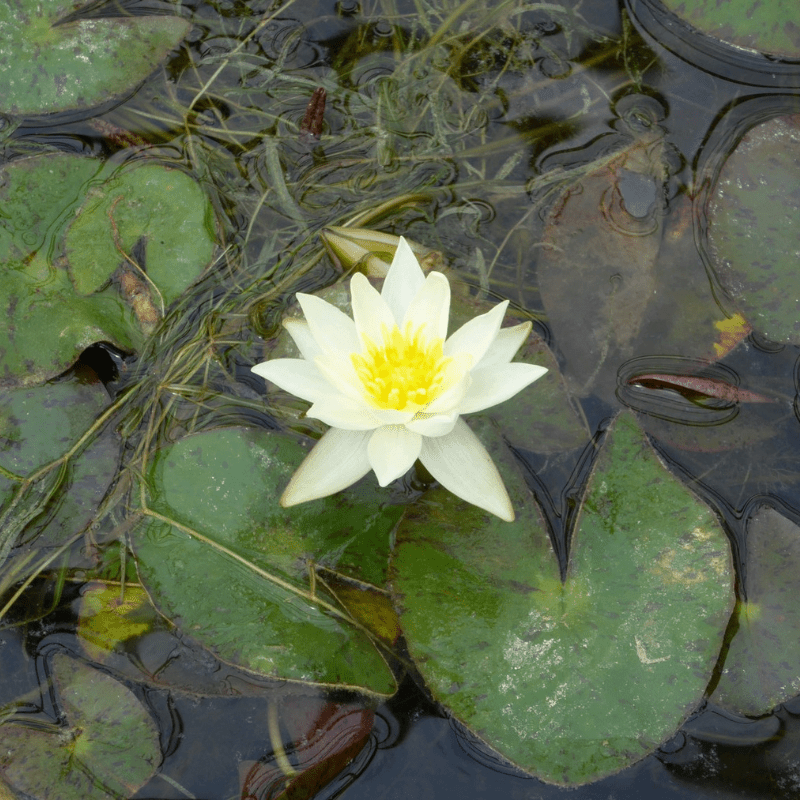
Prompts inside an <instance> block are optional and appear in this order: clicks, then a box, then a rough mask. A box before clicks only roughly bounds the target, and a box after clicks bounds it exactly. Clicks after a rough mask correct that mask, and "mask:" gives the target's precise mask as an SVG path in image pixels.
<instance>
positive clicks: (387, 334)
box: [350, 323, 451, 411]
mask: <svg viewBox="0 0 800 800" xmlns="http://www.w3.org/2000/svg"><path fill="white" fill-rule="evenodd" d="M423 328H424V326H421V327H419V328H417V329H416V330H413V329H412V328H411V323H407V324H406V326H405V329H404V330H403V331H401V330H400V328H398V326H397V325H395V326H394V327H393V328H392V329H391V330H389V329H388V328H386V327H385V326H384V327H383V329H382V333H383V342H382V343H381V344H375V343H374V342H372V341H370V340H369V339H367V338H366V337H364V339H365V344H366V352H364V353H363V354H362V353H353V354H352V355H351V356H350V358H351V359H352V362H353V366H354V367H355V369H356V373H357V374H358V377H359V378H360V379H361V383H362V384H363V386H364V389H365V390H366V393H367V396H368V397H369V398H370V399H371V400H372V402H374V403H375V405H376V407H378V408H391V409H394V410H396V411H403V410H405V409H407V408H420V407H423V406H425V405H427V404H428V403H430V402H431V401H432V400H434V399H435V398H436V397H438V396H439V395H440V394H441V393H442V391H443V389H444V388H445V387H444V386H443V381H444V377H445V374H446V369H445V367H446V366H447V364H448V363H449V362H450V360H451V359H449V358H445V357H444V355H443V353H442V346H443V344H444V340H443V339H438V338H434V339H427V338H426V337H425V335H424V332H423Z"/></svg>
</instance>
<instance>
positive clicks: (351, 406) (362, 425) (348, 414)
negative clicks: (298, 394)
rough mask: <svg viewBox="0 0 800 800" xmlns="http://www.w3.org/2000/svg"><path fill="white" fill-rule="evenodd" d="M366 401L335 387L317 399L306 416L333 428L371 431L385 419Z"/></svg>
mask: <svg viewBox="0 0 800 800" xmlns="http://www.w3.org/2000/svg"><path fill="white" fill-rule="evenodd" d="M375 410H376V409H372V408H370V407H369V406H367V405H366V404H365V403H361V402H359V401H357V400H353V399H351V398H350V397H345V396H344V395H343V394H339V393H338V392H336V391H334V390H333V389H331V390H330V392H329V393H328V394H327V395H326V396H324V397H320V398H318V399H317V401H316V402H315V403H313V404H312V406H311V408H309V409H308V411H306V416H307V417H311V418H312V419H318V420H320V421H321V422H324V423H325V424H326V425H330V426H331V427H333V428H342V429H343V430H346V431H371V430H375V428H379V427H380V426H381V425H383V424H384V423H383V421H382V420H381V419H380V418H379V417H378V416H377V415H376V414H375V413H374V411H375Z"/></svg>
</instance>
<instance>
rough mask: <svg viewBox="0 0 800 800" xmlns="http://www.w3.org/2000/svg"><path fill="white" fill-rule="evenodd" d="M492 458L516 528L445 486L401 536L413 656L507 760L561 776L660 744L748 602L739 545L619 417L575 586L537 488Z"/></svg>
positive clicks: (613, 767) (399, 572)
mask: <svg viewBox="0 0 800 800" xmlns="http://www.w3.org/2000/svg"><path fill="white" fill-rule="evenodd" d="M490 450H491V452H492V455H493V456H494V457H495V460H496V461H497V462H498V466H499V468H500V471H501V473H502V474H503V478H504V480H505V482H506V486H507V487H508V489H509V492H510V493H511V496H512V500H513V501H514V505H515V508H517V509H518V510H519V512H520V513H519V517H518V519H517V521H516V522H514V523H511V524H508V523H503V522H500V521H497V520H494V519H493V518H490V517H488V516H487V515H486V514H484V513H483V512H480V511H479V510H477V509H475V508H474V507H472V506H469V505H467V504H465V503H463V502H462V501H459V500H457V499H456V498H454V497H452V496H451V495H449V494H448V493H446V492H444V491H442V490H436V491H433V492H431V493H430V494H429V495H428V496H426V497H425V498H423V500H421V501H420V502H418V503H417V504H416V505H415V507H414V508H412V509H410V510H409V512H408V513H407V515H406V517H405V518H404V520H403V521H402V522H401V524H400V526H399V528H398V531H397V547H396V550H395V554H394V556H393V560H392V571H393V581H392V583H393V586H394V588H395V590H396V592H397V601H398V605H399V608H400V611H401V623H402V626H403V630H404V633H405V636H406V641H407V643H408V647H409V651H410V653H411V655H412V656H413V658H414V660H415V662H416V664H417V666H418V668H419V670H420V672H421V673H422V675H423V677H424V678H425V680H426V683H427V684H428V686H429V687H430V690H431V692H432V693H433V695H434V696H435V698H436V699H437V700H438V701H440V702H441V703H442V704H444V705H445V706H447V707H449V708H450V709H451V710H452V712H453V713H454V714H455V715H456V717H458V718H459V719H460V720H461V721H462V722H464V723H465V724H466V725H467V726H468V727H470V728H471V729H472V730H473V731H474V732H475V733H477V735H478V736H480V737H481V738H482V739H483V740H484V741H485V742H487V743H488V744H490V745H491V746H492V747H494V748H495V749H496V750H498V751H499V752H500V753H501V754H502V755H503V756H505V757H506V758H507V759H509V760H510V761H512V762H514V763H516V764H518V765H519V766H521V767H523V768H524V769H526V770H529V771H530V772H532V773H534V774H535V775H536V776H538V777H539V778H541V779H542V780H545V781H547V782H550V783H555V784H561V785H567V786H569V785H579V784H582V783H587V782H590V781H594V780H597V779H599V778H601V777H603V776H605V775H609V774H611V773H614V772H616V771H618V770H621V769H624V768H625V767H627V766H629V765H630V764H632V763H634V762H635V761H637V760H639V759H640V758H643V757H644V756H645V755H647V754H648V753H650V752H652V751H653V750H654V749H655V748H656V747H658V746H659V745H660V744H661V743H662V742H663V741H665V740H666V739H667V738H668V737H669V736H671V735H672V734H673V733H674V732H675V731H676V730H677V729H678V728H679V727H680V725H681V724H682V723H683V722H684V721H685V719H686V718H687V716H688V715H689V714H690V713H691V712H692V710H693V709H694V708H695V707H696V706H697V705H698V703H699V702H700V700H701V699H702V697H703V693H704V691H705V689H706V686H707V683H708V681H709V679H710V677H711V673H712V671H713V668H714V665H715V663H716V660H717V657H718V655H719V650H720V647H721V644H722V640H723V635H724V631H725V627H726V624H727V621H728V618H729V616H730V612H731V609H732V606H733V601H734V595H733V569H732V564H731V556H730V549H729V546H728V542H727V539H726V537H725V533H724V531H723V530H722V527H721V525H720V523H719V521H718V520H717V518H716V516H715V514H714V513H713V512H712V511H711V509H709V508H708V507H707V506H706V505H704V504H703V503H702V502H701V501H700V500H698V499H697V498H696V497H695V496H694V495H692V493H691V492H690V491H689V490H688V489H687V488H686V487H685V486H684V485H683V484H682V483H681V482H680V481H679V480H677V479H676V478H675V477H674V476H672V475H671V474H670V473H669V472H668V471H667V470H666V469H665V467H664V466H663V465H662V464H661V462H660V461H659V459H658V458H657V456H656V455H655V453H654V452H653V450H652V448H651V447H650V445H649V444H648V442H647V439H646V436H645V435H644V434H643V432H642V431H641V429H640V428H639V426H638V425H637V423H636V421H635V419H634V418H633V417H632V416H631V415H630V414H622V415H621V416H620V417H618V419H617V421H616V423H615V424H614V426H613V428H612V429H611V430H610V431H609V432H608V433H607V435H606V439H605V442H604V443H603V445H602V449H601V452H600V454H599V456H598V458H597V461H596V463H595V465H594V468H593V471H592V474H591V477H590V479H589V483H588V486H587V488H586V493H585V496H584V498H583V502H582V506H581V511H580V514H579V516H578V519H577V521H576V525H575V530H574V532H573V534H572V539H571V542H572V546H571V553H570V561H569V567H568V571H567V578H566V582H565V583H564V584H562V583H561V581H560V579H559V571H558V565H557V564H556V560H555V558H554V556H553V553H552V550H551V546H550V542H549V539H548V536H547V532H546V530H545V527H544V524H543V523H542V520H541V515H540V513H539V511H538V510H537V509H536V505H535V502H534V499H533V497H532V496H531V495H530V493H529V491H528V490H527V487H526V486H525V484H524V481H522V479H521V478H520V476H519V475H518V474H514V472H513V471H512V469H511V464H510V462H509V460H508V458H505V459H502V458H500V457H499V456H498V455H497V451H496V448H490Z"/></svg>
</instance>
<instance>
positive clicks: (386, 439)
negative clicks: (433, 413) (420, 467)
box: [367, 425, 422, 486]
mask: <svg viewBox="0 0 800 800" xmlns="http://www.w3.org/2000/svg"><path fill="white" fill-rule="evenodd" d="M421 448H422V437H421V436H420V435H419V434H418V433H412V432H411V431H409V430H407V429H406V428H405V427H404V426H403V425H385V426H384V427H382V428H378V430H376V431H375V432H374V433H373V434H372V436H371V437H370V440H369V444H368V445H367V455H368V456H369V463H370V466H371V467H372V469H373V470H374V471H375V475H376V476H377V478H378V483H379V484H380V485H381V486H386V485H387V484H389V483H391V482H392V481H393V480H395V478H399V477H400V476H401V475H405V474H406V472H408V470H409V469H410V468H411V466H412V465H413V464H414V462H415V461H416V460H417V459H418V458H419V452H420V449H421Z"/></svg>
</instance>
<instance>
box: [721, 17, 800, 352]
mask: <svg viewBox="0 0 800 800" xmlns="http://www.w3.org/2000/svg"><path fill="white" fill-rule="evenodd" d="M793 8H795V9H800V6H798V5H796V4H795V5H793ZM798 123H800V116H785V117H777V118H775V119H772V120H770V121H769V122H764V123H762V124H760V125H756V126H755V127H753V128H752V129H751V130H750V131H749V132H748V133H747V134H746V135H745V136H744V137H743V138H742V139H741V141H740V142H739V144H738V146H737V147H736V149H735V150H734V151H733V152H732V153H731V154H730V156H729V157H728V159H727V161H726V162H725V163H724V165H723V166H722V169H721V171H720V174H719V177H718V179H717V182H716V184H715V187H714V190H713V193H712V196H711V198H710V201H709V204H708V234H707V236H708V255H709V257H710V259H711V262H712V265H713V267H714V269H715V271H716V273H717V276H718V278H719V281H720V283H721V284H722V287H723V288H724V289H725V291H726V292H727V293H728V295H729V296H730V297H731V298H732V299H733V301H734V303H735V305H736V307H737V308H738V309H739V311H740V312H741V313H742V315H743V316H744V317H745V319H747V321H748V322H749V323H750V324H751V325H752V326H753V327H754V328H755V329H756V330H757V331H760V332H761V333H763V334H764V335H765V336H767V337H768V338H769V339H772V340H773V341H776V342H786V343H791V344H800V298H798V295H797V259H798V253H800V224H798V220H799V219H800V193H798V191H797V187H798V185H799V184H800V125H799V124H798Z"/></svg>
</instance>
